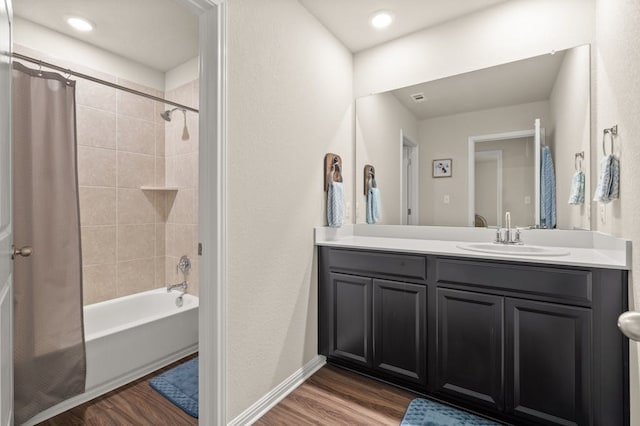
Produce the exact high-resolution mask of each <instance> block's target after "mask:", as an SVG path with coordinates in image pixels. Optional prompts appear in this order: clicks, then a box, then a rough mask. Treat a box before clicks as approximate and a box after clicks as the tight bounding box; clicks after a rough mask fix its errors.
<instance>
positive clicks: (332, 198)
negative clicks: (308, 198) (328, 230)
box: [327, 182, 344, 228]
mask: <svg viewBox="0 0 640 426" xmlns="http://www.w3.org/2000/svg"><path fill="white" fill-rule="evenodd" d="M327 222H328V224H329V226H330V227H332V228H339V227H341V226H342V223H343V222H344V188H343V186H342V182H331V183H330V184H329V189H328V190H327Z"/></svg>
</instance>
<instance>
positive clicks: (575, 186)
mask: <svg viewBox="0 0 640 426" xmlns="http://www.w3.org/2000/svg"><path fill="white" fill-rule="evenodd" d="M569 204H574V205H581V204H584V173H583V172H582V171H581V170H579V171H577V172H575V174H574V175H573V179H572V180H571V192H570V193H569Z"/></svg>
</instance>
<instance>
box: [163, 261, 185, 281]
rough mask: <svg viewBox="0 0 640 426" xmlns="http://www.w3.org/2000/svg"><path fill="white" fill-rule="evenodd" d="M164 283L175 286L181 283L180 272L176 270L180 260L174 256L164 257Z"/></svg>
mask: <svg viewBox="0 0 640 426" xmlns="http://www.w3.org/2000/svg"><path fill="white" fill-rule="evenodd" d="M164 261H165V277H164V279H165V281H166V282H167V284H176V283H179V282H182V272H180V271H179V270H178V268H177V265H178V262H179V261H180V258H178V257H175V256H165V258H164Z"/></svg>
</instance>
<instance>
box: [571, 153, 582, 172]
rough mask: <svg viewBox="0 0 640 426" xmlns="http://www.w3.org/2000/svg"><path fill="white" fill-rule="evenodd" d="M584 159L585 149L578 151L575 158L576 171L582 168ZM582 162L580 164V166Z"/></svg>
mask: <svg viewBox="0 0 640 426" xmlns="http://www.w3.org/2000/svg"><path fill="white" fill-rule="evenodd" d="M578 159H580V160H578ZM583 160H584V151H581V152H576V154H575V156H574V158H573V167H574V168H575V169H576V172H577V171H579V170H582V161H583ZM578 161H579V163H578ZM578 164H580V166H578Z"/></svg>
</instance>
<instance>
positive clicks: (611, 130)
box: [602, 124, 618, 157]
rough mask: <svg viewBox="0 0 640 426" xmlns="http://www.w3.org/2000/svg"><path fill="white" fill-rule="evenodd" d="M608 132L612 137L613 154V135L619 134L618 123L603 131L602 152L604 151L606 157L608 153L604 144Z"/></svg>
mask: <svg viewBox="0 0 640 426" xmlns="http://www.w3.org/2000/svg"><path fill="white" fill-rule="evenodd" d="M607 134H608V135H609V137H610V138H611V154H613V137H614V136H617V135H618V125H617V124H616V125H615V126H613V127H609V128H608V129H604V130H603V132H602V152H603V154H604V156H605V157H606V156H607V155H608V154H607V150H606V149H605V146H604V144H605V139H606V136H607Z"/></svg>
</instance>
